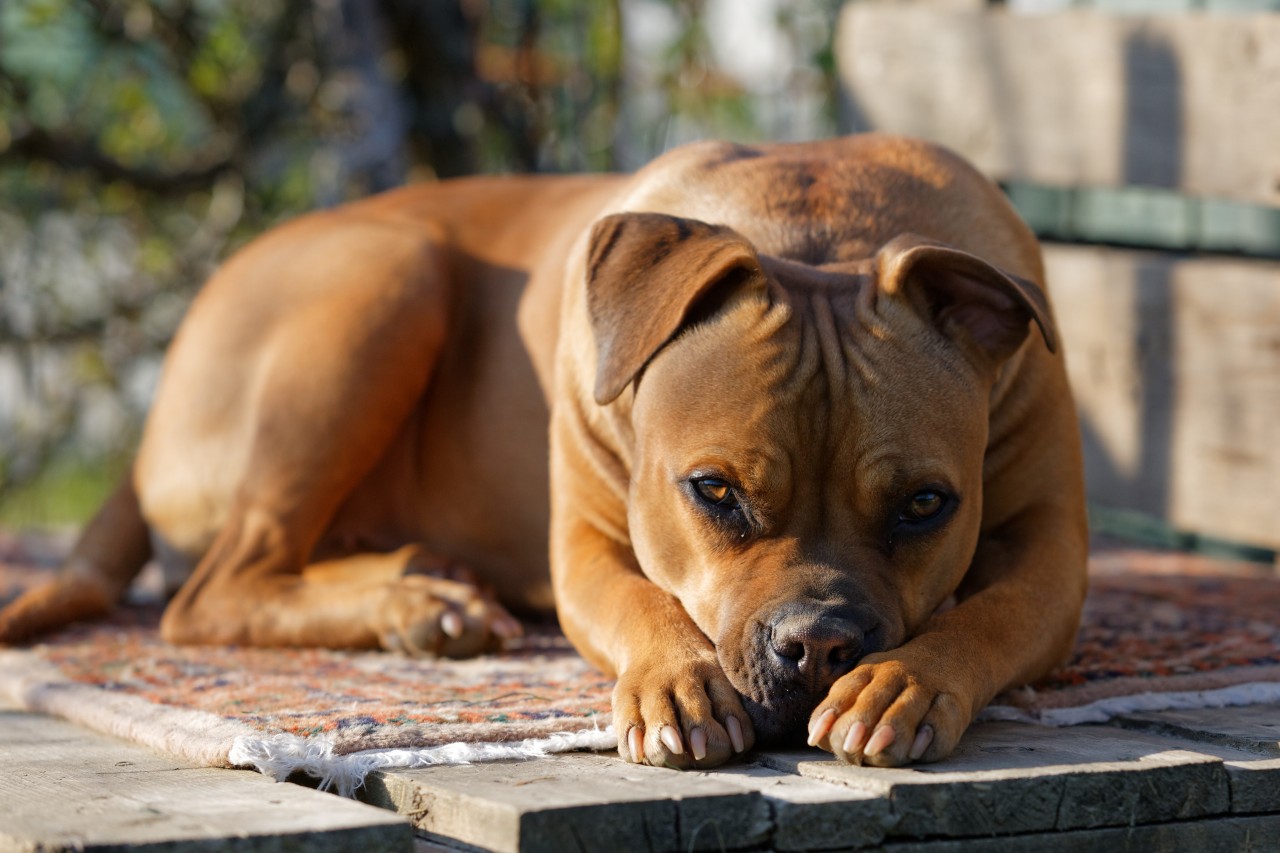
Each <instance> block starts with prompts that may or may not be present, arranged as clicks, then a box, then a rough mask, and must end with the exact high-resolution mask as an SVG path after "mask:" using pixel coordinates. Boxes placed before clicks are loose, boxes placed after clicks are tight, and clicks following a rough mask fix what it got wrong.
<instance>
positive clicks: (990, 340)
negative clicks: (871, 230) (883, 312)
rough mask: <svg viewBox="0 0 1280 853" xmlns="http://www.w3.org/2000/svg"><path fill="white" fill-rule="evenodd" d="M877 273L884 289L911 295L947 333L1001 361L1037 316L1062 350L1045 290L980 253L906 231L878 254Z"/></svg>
mask: <svg viewBox="0 0 1280 853" xmlns="http://www.w3.org/2000/svg"><path fill="white" fill-rule="evenodd" d="M876 273H877V278H878V282H879V287H880V289H881V291H883V292H885V293H900V294H902V295H904V296H906V297H907V298H908V299H910V300H911V301H912V302H913V303H914V304H915V305H916V307H917V309H918V310H919V311H920V312H921V313H922V314H923V315H924V316H925V317H927V318H928V319H930V320H931V321H932V322H933V323H934V324H935V325H936V326H937V327H938V328H939V329H940V330H941V331H942V332H943V333H944V334H946V335H948V336H954V335H955V334H956V333H957V332H960V333H963V334H965V335H967V336H968V338H969V339H970V340H971V341H973V343H975V344H977V345H978V347H980V348H981V349H982V350H983V351H985V352H986V353H987V355H988V356H990V357H991V358H993V359H995V360H997V361H999V360H1001V359H1004V358H1007V357H1008V356H1010V355H1012V354H1013V352H1014V350H1016V349H1017V348H1018V347H1019V346H1021V344H1022V342H1023V341H1024V340H1026V337H1027V332H1028V324H1029V323H1031V322H1032V321H1034V322H1035V324H1036V325H1037V326H1038V327H1039V329H1040V334H1041V335H1042V336H1043V337H1044V342H1045V345H1046V346H1047V347H1048V348H1049V351H1050V352H1057V350H1058V333H1057V327H1056V326H1055V324H1054V321H1053V312H1052V311H1051V310H1050V308H1049V302H1048V300H1047V299H1045V295H1044V291H1043V290H1041V288H1040V287H1039V286H1037V285H1036V284H1035V283H1034V282H1031V281H1028V280H1026V279H1024V278H1020V277H1019V276H1016V275H1013V274H1012V273H1008V272H1005V271H1004V270H1001V269H999V268H998V267H995V266H992V265H991V264H989V263H987V262H986V261H984V260H982V259H981V258H979V257H977V256H976V255H971V254H969V253H968V252H964V251H961V250H960V249H957V248H954V247H952V246H948V245H946V244H944V243H937V242H934V241H932V240H927V239H925V238H924V237H919V236H917V235H915V234H903V235H900V236H898V237H895V238H894V239H893V240H890V241H889V242H888V243H886V244H885V245H884V246H883V247H882V248H881V249H880V251H879V252H877V253H876Z"/></svg>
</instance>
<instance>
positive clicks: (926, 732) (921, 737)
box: [910, 726, 933, 761]
mask: <svg viewBox="0 0 1280 853" xmlns="http://www.w3.org/2000/svg"><path fill="white" fill-rule="evenodd" d="M932 742H933V727H932V726H921V727H920V731H918V732H916V739H915V740H914V741H913V742H912V743H911V753H910V755H911V760H912V761H919V760H920V756H922V755H924V751H925V750H926V749H928V748H929V744H930V743H932Z"/></svg>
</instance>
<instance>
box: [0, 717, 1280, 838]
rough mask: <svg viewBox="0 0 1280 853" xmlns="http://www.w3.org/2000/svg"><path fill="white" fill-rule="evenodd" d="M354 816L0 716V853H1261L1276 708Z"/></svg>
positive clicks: (352, 806) (504, 771) (1279, 803)
mask: <svg viewBox="0 0 1280 853" xmlns="http://www.w3.org/2000/svg"><path fill="white" fill-rule="evenodd" d="M362 798H363V799H364V800H365V801H366V803H371V804H373V805H366V804H364V803H356V802H351V801H347V800H342V799H340V798H338V797H336V796H333V795H330V794H324V793H320V792H318V791H314V790H310V789H308V788H305V787H301V786H298V785H291V784H287V783H286V784H280V785H277V784H275V783H272V782H270V781H268V780H267V779H265V778H263V777H261V776H259V775H257V774H256V773H252V772H247V771H232V770H211V769H204V768H193V767H188V766H184V765H183V764H182V763H181V762H177V761H173V760H172V759H168V758H165V757H161V756H158V755H156V754H155V753H151V752H149V751H146V750H144V749H140V748H138V747H135V746H132V745H130V744H127V743H124V742H122V741H118V740H115V739H113V738H110V737H106V736H103V735H97V734H93V733H90V732H87V731H84V730H81V729H77V728H76V727H74V726H71V725H69V724H67V723H65V722H62V721H59V720H54V719H50V718H47V717H41V716H39V715H34V714H29V713H25V712H19V711H13V710H3V709H0V850H22V851H35V850H39V851H61V850H95V851H100V850H117V849H124V848H129V849H145V850H161V849H163V850H167V851H185V850H197V849H198V850H201V851H220V850H255V851H256V850H264V851H267V850H269V851H280V850H334V851H338V850H360V851H362V853H374V851H381V850H405V851H408V850H412V849H414V848H415V846H416V847H417V849H418V850H422V851H426V850H441V849H445V850H449V849H458V850H467V849H492V850H501V851H562V850H582V851H608V853H618V851H626V850H672V851H676V850H721V849H724V850H781V851H808V850H814V851H817V850H854V849H870V848H875V849H884V850H891V851H903V853H905V851H920V853H945V851H952V850H959V849H974V848H980V849H982V850H994V851H1022V850H1027V851H1031V850H1037V851H1038V850H1053V851H1059V850H1082V851H1083V850H1089V851H1090V853H1095V851H1096V850H1099V849H1105V850H1108V851H1112V850H1133V851H1139V850H1141V851H1150V850H1173V849H1212V850H1215V851H1218V850H1274V849H1280V707H1278V706H1254V707H1249V708H1235V709H1223V710H1214V711H1197V712H1185V711H1183V712H1165V713H1153V714H1139V715H1134V716H1132V717H1129V718H1125V719H1123V720H1119V721H1117V722H1116V723H1114V724H1110V725H1105V726H1082V727H1077V728H1070V729H1047V728H1041V727H1037V726H1028V725H1022V724H1017V723H988V724H982V725H979V726H977V727H975V729H974V730H973V731H972V732H971V733H970V734H969V735H968V736H966V738H965V740H964V742H963V743H962V744H961V747H960V749H959V750H958V752H957V755H956V756H955V757H954V758H952V759H951V760H950V761H948V762H945V763H943V764H938V765H933V766H929V767H924V768H921V769H907V770H877V769H872V768H858V767H846V766H843V765H839V764H836V763H834V762H832V761H829V760H826V758H825V757H824V754H823V753H821V752H818V751H816V750H815V751H807V750H806V751H796V752H769V753H762V754H757V755H754V756H753V757H752V760H751V761H749V762H747V763H743V764H739V765H736V766H732V767H729V768H725V769H722V770H719V771H716V772H712V773H678V772H675V771H669V770H660V769H654V768H648V767H636V766H633V765H628V764H624V763H622V762H621V761H618V760H617V759H616V758H614V757H612V756H608V755H588V754H577V755H566V756H559V757H555V758H549V759H545V760H541V761H532V762H525V763H516V764H508V763H503V764H484V765H471V766H460V767H439V768H433V769H429V770H417V771H407V772H391V773H381V774H376V775H375V776H374V777H372V778H371V779H370V781H369V783H368V785H367V786H366V788H365V790H364V791H363V792H362ZM374 805H376V806H382V807H383V808H375V807H374ZM1099 845H1102V846H1101V847H1100V846H1099Z"/></svg>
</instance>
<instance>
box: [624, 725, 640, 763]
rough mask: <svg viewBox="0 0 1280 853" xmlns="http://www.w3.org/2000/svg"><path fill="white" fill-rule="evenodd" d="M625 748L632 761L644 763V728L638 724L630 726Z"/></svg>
mask: <svg viewBox="0 0 1280 853" xmlns="http://www.w3.org/2000/svg"><path fill="white" fill-rule="evenodd" d="M627 750H628V751H629V752H630V753H631V760H632V762H634V763H635V764H643V763H644V730H643V729H641V728H640V727H639V726H632V727H631V730H630V731H628V732H627Z"/></svg>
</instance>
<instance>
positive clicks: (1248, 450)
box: [1045, 244, 1280, 549]
mask: <svg viewBox="0 0 1280 853" xmlns="http://www.w3.org/2000/svg"><path fill="white" fill-rule="evenodd" d="M1045 260H1046V266H1047V270H1048V277H1049V284H1050V288H1051V290H1052V292H1053V294H1054V302H1055V310H1056V313H1057V319H1058V324H1059V326H1060V327H1061V331H1062V338H1063V341H1064V346H1065V349H1066V353H1067V366H1068V369H1069V371H1070V374H1071V381H1072V385H1073V389H1074V392H1075V395H1076V400H1077V404H1078V406H1079V409H1080V413H1081V423H1082V426H1083V431H1084V446H1085V462H1086V471H1085V474H1086V479H1087V481H1088V487H1089V497H1090V499H1091V500H1092V501H1094V502H1096V503H1097V504H1099V505H1103V506H1112V507H1121V508H1126V509H1134V510H1139V511H1142V512H1146V513H1149V514H1152V515H1155V516H1157V517H1160V518H1162V519H1165V520H1166V521H1168V522H1169V523H1170V524H1172V525H1173V526H1175V527H1178V528H1180V529H1183V530H1187V531H1190V532H1195V533H1201V534H1206V535H1209V536H1214V537H1219V538H1223V539H1229V540H1235V541H1239V542H1243V543H1247V544H1252V545H1257V546H1260V547H1264V548H1273V549H1274V548H1280V523H1277V521H1276V513H1275V511H1274V510H1273V509H1272V508H1271V506H1270V504H1269V502H1268V501H1267V500H1265V499H1264V500H1254V499H1253V497H1252V496H1258V495H1269V494H1271V493H1272V492H1273V491H1274V489H1275V486H1276V484H1277V483H1280V264H1277V263H1273V262H1264V261H1248V260H1238V259H1230V258H1210V257H1202V258H1185V257H1179V256H1175V255H1165V254H1159V253H1151V252H1137V251H1124V250H1115V249H1105V248H1098V247H1089V246H1067V245H1056V244H1047V245H1046V246H1045Z"/></svg>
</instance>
